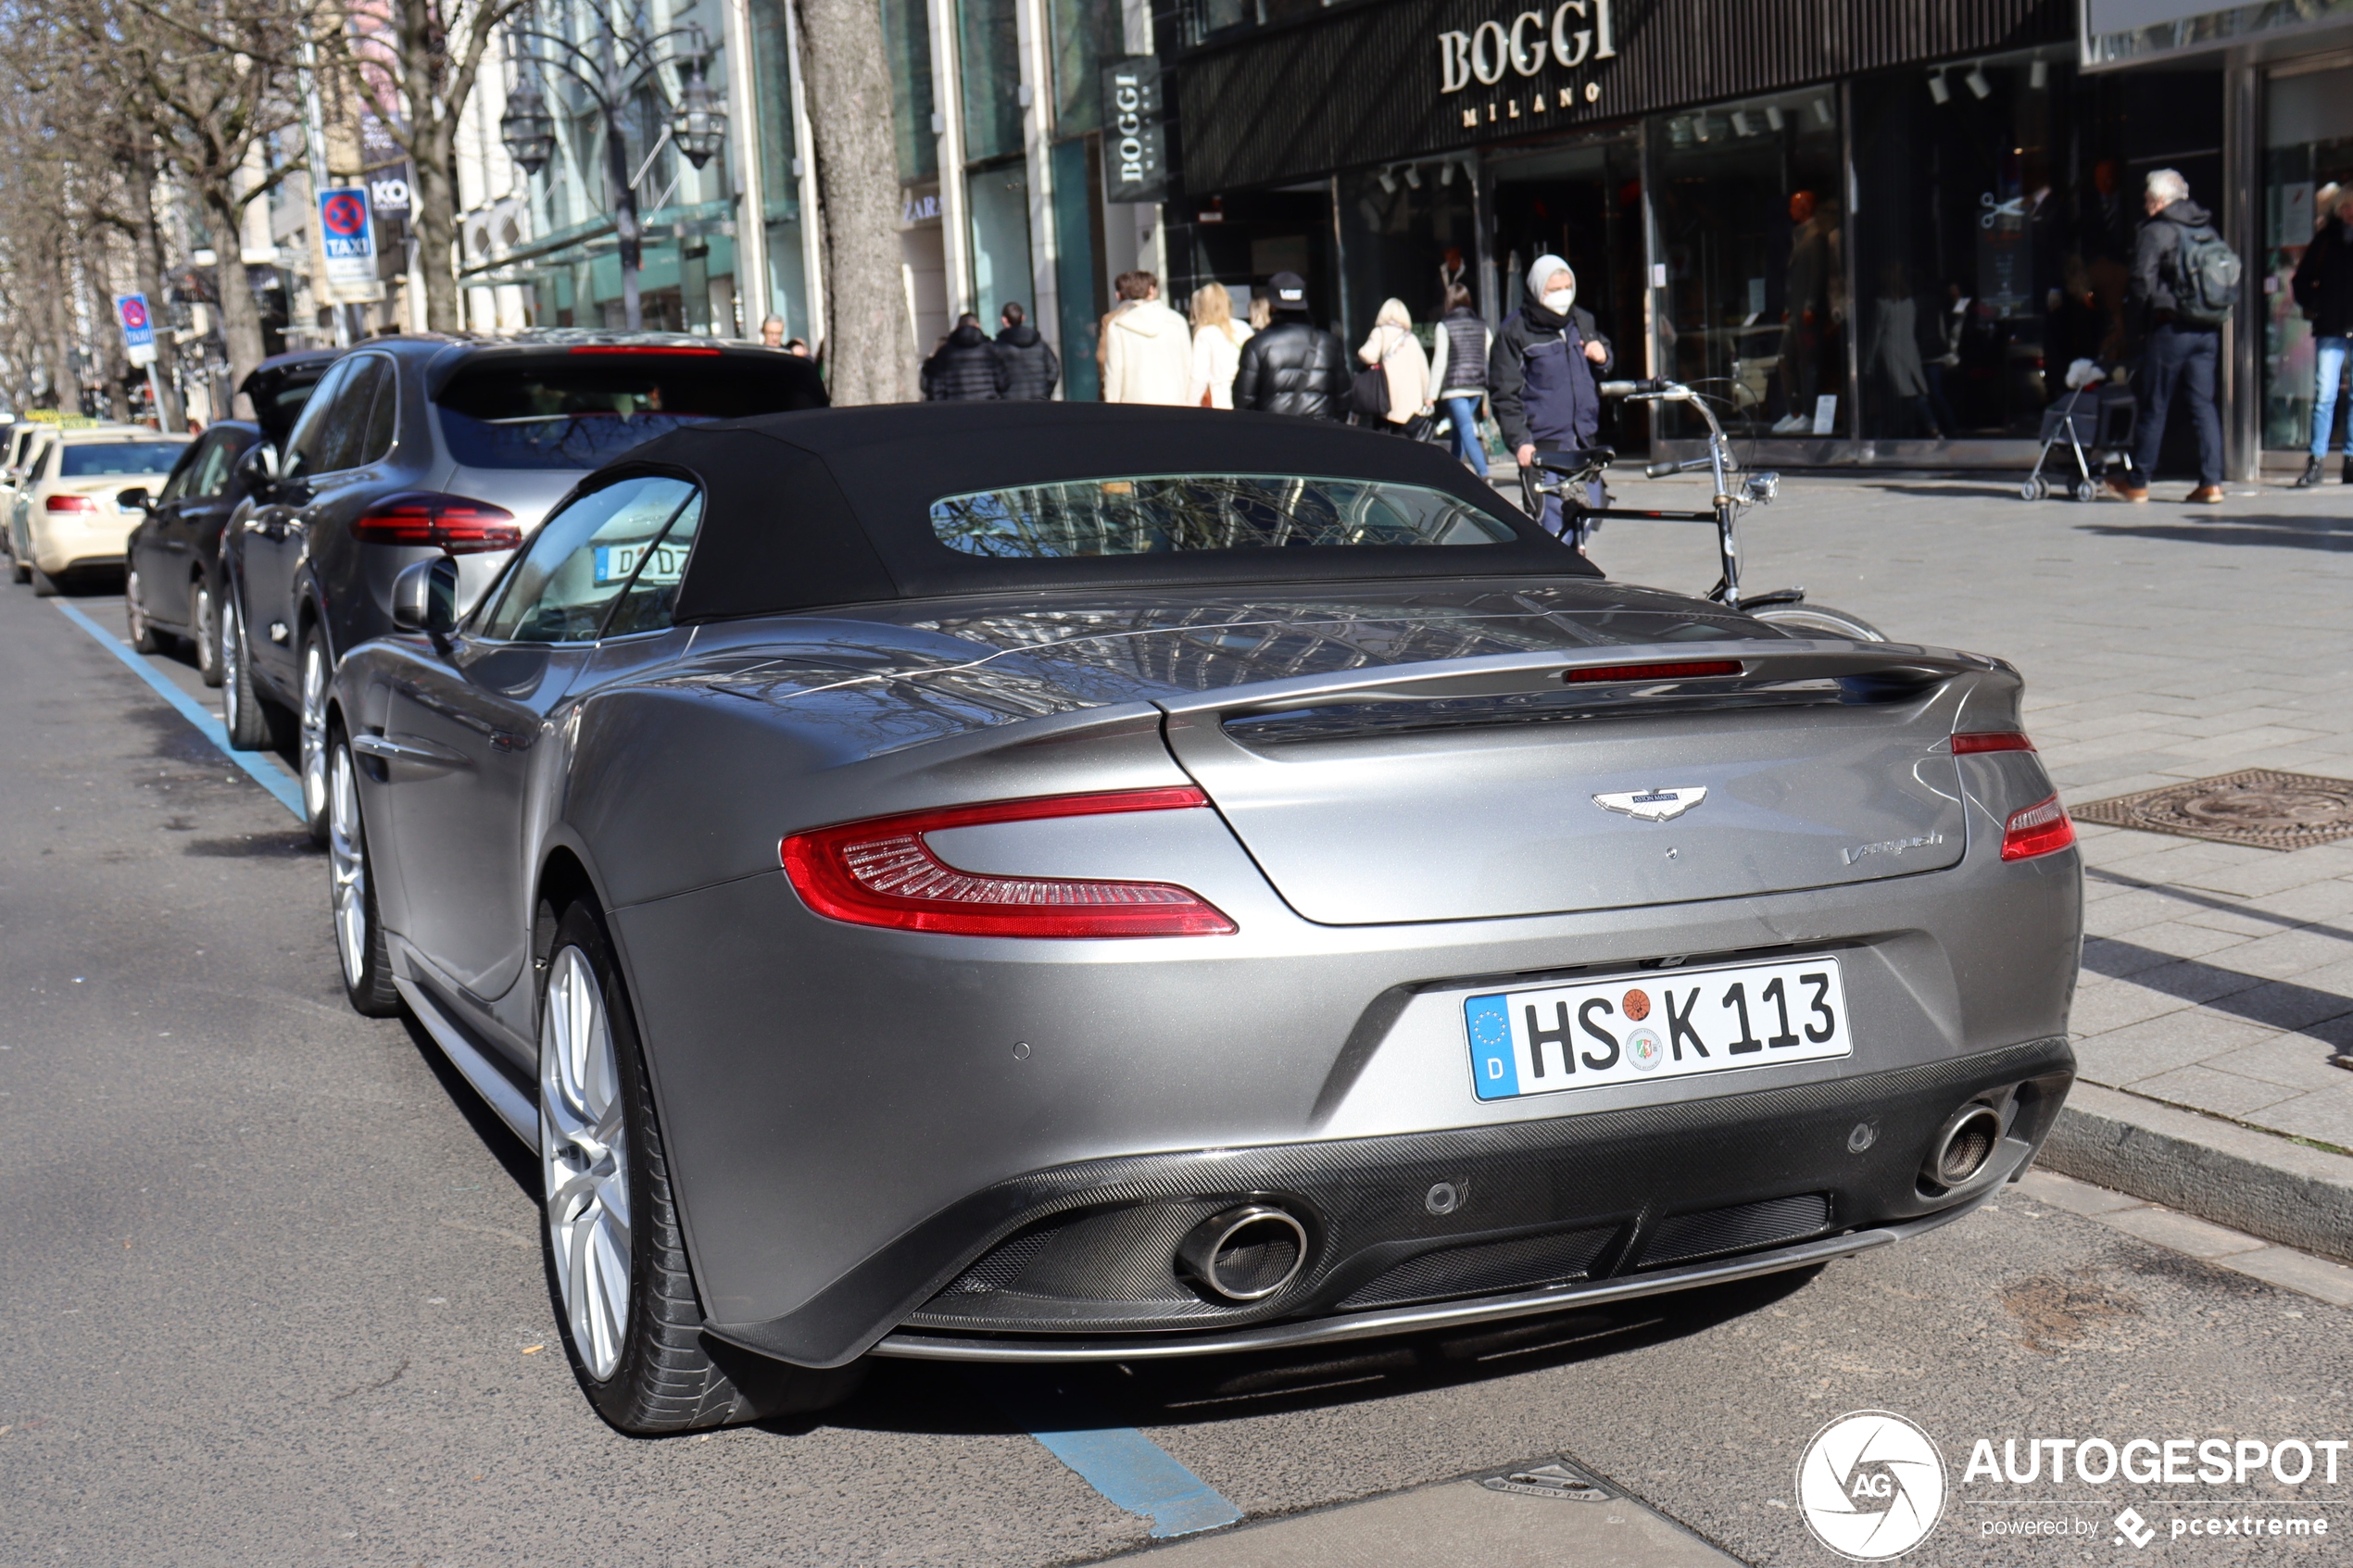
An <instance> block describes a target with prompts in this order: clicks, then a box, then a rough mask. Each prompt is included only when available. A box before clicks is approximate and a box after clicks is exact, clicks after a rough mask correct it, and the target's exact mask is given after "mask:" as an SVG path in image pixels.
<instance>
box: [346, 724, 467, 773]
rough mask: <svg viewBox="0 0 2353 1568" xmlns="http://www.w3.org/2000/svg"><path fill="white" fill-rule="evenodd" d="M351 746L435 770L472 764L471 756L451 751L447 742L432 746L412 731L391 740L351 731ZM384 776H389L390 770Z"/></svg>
mask: <svg viewBox="0 0 2353 1568" xmlns="http://www.w3.org/2000/svg"><path fill="white" fill-rule="evenodd" d="M351 749H352V750H354V751H356V752H358V753H359V755H360V756H362V757H372V758H374V759H376V760H378V761H380V762H400V763H405V764H407V765H408V766H409V767H412V768H425V769H428V770H430V771H434V772H447V771H450V770H452V769H456V768H471V767H472V766H473V759H472V758H469V757H467V756H466V755H465V754H464V753H463V752H458V751H451V750H450V749H448V748H447V746H435V745H434V744H433V743H432V742H431V741H427V740H422V739H419V738H418V737H416V736H414V735H410V736H409V737H407V738H405V739H401V740H394V739H392V738H391V737H390V736H388V735H354V736H352V737H351ZM386 776H387V778H389V777H390V774H389V773H387V775H386Z"/></svg>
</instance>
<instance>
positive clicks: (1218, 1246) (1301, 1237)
mask: <svg viewBox="0 0 2353 1568" xmlns="http://www.w3.org/2000/svg"><path fill="white" fill-rule="evenodd" d="M1176 1261H1178V1262H1179V1263H1181V1264H1182V1265H1183V1266H1184V1269H1185V1272H1186V1273H1189V1274H1191V1275H1192V1276H1193V1278H1195V1279H1197V1280H1199V1281H1200V1282H1201V1283H1202V1285H1204V1286H1208V1287H1209V1289H1211V1290H1212V1291H1214V1292H1215V1293H1216V1294H1218V1295H1220V1296H1222V1297H1224V1298H1226V1299H1227V1300H1228V1301H1264V1300H1265V1298H1267V1297H1269V1296H1272V1295H1274V1294H1275V1292H1277V1291H1278V1290H1280V1289H1282V1288H1283V1286H1287V1285H1289V1284H1290V1282H1291V1281H1292V1280H1294V1279H1297V1278H1298V1277H1299V1271H1300V1270H1302V1269H1303V1268H1305V1267H1306V1266H1307V1227H1306V1226H1305V1225H1302V1224H1301V1223H1299V1221H1298V1220H1296V1219H1294V1218H1293V1217H1292V1216H1291V1215H1290V1214H1289V1213H1287V1212H1286V1211H1284V1210H1280V1209H1277V1208H1276V1207H1275V1206H1274V1205H1272V1204H1269V1203H1245V1204H1242V1205H1241V1206H1240V1207H1239V1208H1235V1209H1228V1210H1226V1211H1225V1212H1223V1213H1221V1214H1213V1215H1211V1216H1210V1217H1209V1218H1208V1219H1206V1220H1203V1221H1202V1223H1200V1224H1198V1225H1196V1226H1194V1227H1193V1230H1192V1234H1190V1235H1189V1236H1186V1237H1185V1239H1184V1241H1183V1242H1182V1243H1181V1244H1180V1245H1179V1246H1178V1247H1177V1248H1176Z"/></svg>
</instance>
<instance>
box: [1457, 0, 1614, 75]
mask: <svg viewBox="0 0 2353 1568" xmlns="http://www.w3.org/2000/svg"><path fill="white" fill-rule="evenodd" d="M1609 7H1610V0H1560V4H1559V5H1558V6H1554V8H1553V11H1552V13H1551V15H1550V16H1549V17H1547V16H1546V14H1545V13H1544V12H1542V11H1522V12H1520V13H1519V14H1518V15H1516V16H1515V17H1513V18H1512V19H1511V20H1510V21H1509V22H1504V21H1502V20H1500V19H1488V20H1486V21H1483V22H1481V23H1479V24H1478V27H1476V28H1473V29H1471V30H1470V31H1462V30H1460V29H1455V30H1452V31H1446V32H1441V33H1440V34H1439V35H1438V80H1439V86H1438V90H1439V91H1440V92H1441V93H1459V92H1461V91H1463V90H1464V89H1465V88H1466V87H1468V86H1469V85H1470V84H1471V83H1472V82H1478V84H1479V85H1481V86H1483V87H1492V86H1494V85H1495V84H1496V83H1497V82H1501V81H1503V80H1504V71H1506V70H1511V71H1515V72H1516V73H1518V74H1519V75H1521V76H1534V75H1536V74H1538V73H1539V72H1540V71H1541V70H1543V69H1544V68H1545V67H1546V66H1549V65H1557V66H1560V67H1561V68H1562V69H1567V70H1574V69H1577V68H1578V67H1579V66H1581V65H1583V64H1585V62H1586V61H1588V60H1606V59H1610V58H1613V57H1614V56H1616V55H1617V34H1616V32H1615V31H1614V30H1613V29H1612V27H1611V25H1610V14H1609Z"/></svg>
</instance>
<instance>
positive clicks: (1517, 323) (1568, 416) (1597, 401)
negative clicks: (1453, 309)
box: [1487, 256, 1614, 533]
mask: <svg viewBox="0 0 2353 1568" xmlns="http://www.w3.org/2000/svg"><path fill="white" fill-rule="evenodd" d="M1613 362H1614V361H1613V357H1612V355H1611V353H1610V346H1609V340H1608V339H1607V338H1605V337H1604V336H1602V334H1601V333H1600V332H1597V331H1595V330H1594V327H1593V313H1592V311H1590V310H1587V309H1584V308H1582V307H1579V305H1578V303H1577V274H1576V273H1574V272H1572V271H1570V270H1569V268H1568V263H1567V262H1566V261H1563V260H1562V259H1561V258H1560V257H1557V256H1540V257H1537V258H1536V264H1535V265H1534V266H1533V267H1530V268H1529V270H1528V299H1527V302H1526V303H1524V304H1523V305H1521V306H1520V307H1519V308H1518V309H1517V310H1516V311H1514V312H1513V313H1512V315H1511V317H1510V319H1509V320H1505V321H1504V328H1503V331H1501V332H1497V333H1496V334H1495V345H1494V346H1493V347H1492V348H1491V349H1489V350H1488V355H1487V402H1488V407H1489V408H1492V409H1493V410H1494V411H1495V422H1496V424H1497V425H1499V426H1501V427H1502V429H1503V432H1504V445H1506V446H1509V447H1510V448H1511V449H1512V453H1513V455H1514V456H1515V457H1516V458H1518V460H1519V466H1520V467H1521V468H1528V467H1530V466H1531V465H1533V464H1534V463H1535V461H1536V448H1537V447H1539V446H1552V447H1564V448H1576V447H1584V446H1591V445H1592V444H1593V436H1594V433H1596V432H1598V431H1599V430H1600V429H1601V422H1602V397H1601V391H1600V388H1599V386H1598V385H1597V384H1596V382H1595V376H1596V374H1600V375H1607V374H1608V373H1609V368H1610V366H1611V364H1612V363H1613ZM1593 489H1594V492H1595V494H1594V495H1593V504H1594V505H1595V506H1599V505H1600V504H1601V495H1600V494H1599V492H1600V490H1601V486H1600V484H1599V483H1596V484H1595V485H1594V486H1593ZM1543 526H1544V527H1545V528H1547V529H1549V530H1550V531H1552V532H1553V533H1559V532H1560V529H1561V513H1560V500H1559V497H1557V496H1547V497H1546V498H1545V501H1544V517H1543Z"/></svg>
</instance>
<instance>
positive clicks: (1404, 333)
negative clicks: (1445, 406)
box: [1356, 299, 1430, 435]
mask: <svg viewBox="0 0 2353 1568" xmlns="http://www.w3.org/2000/svg"><path fill="white" fill-rule="evenodd" d="M1356 358H1359V359H1362V360H1363V361H1364V362H1365V364H1367V365H1378V366H1379V367H1380V369H1381V373H1382V375H1384V376H1385V377H1387V378H1388V381H1389V412H1388V413H1387V414H1386V415H1384V416H1382V418H1383V419H1384V420H1385V421H1386V422H1387V424H1388V425H1389V432H1390V434H1391V435H1403V433H1405V427H1406V426H1407V425H1409V424H1411V423H1412V422H1413V421H1414V420H1415V419H1416V417H1417V416H1419V415H1422V414H1427V413H1428V412H1429V407H1430V405H1429V358H1428V356H1427V355H1425V354H1424V353H1423V352H1422V345H1421V340H1420V339H1418V338H1416V337H1415V336H1414V319H1413V317H1411V316H1409V315H1407V314H1406V313H1405V302H1404V301H1403V300H1402V299H1384V300H1382V301H1381V305H1380V313H1379V314H1378V315H1377V316H1375V317H1374V318H1373V335H1372V336H1370V337H1368V338H1366V339H1365V346H1364V347H1362V348H1360V349H1358V350H1357V351H1356Z"/></svg>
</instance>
